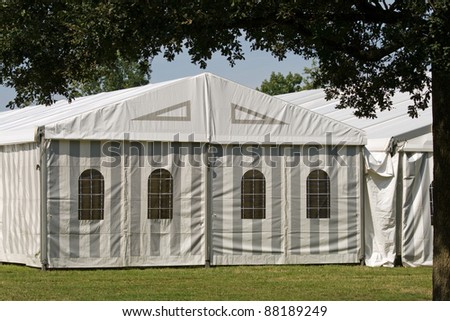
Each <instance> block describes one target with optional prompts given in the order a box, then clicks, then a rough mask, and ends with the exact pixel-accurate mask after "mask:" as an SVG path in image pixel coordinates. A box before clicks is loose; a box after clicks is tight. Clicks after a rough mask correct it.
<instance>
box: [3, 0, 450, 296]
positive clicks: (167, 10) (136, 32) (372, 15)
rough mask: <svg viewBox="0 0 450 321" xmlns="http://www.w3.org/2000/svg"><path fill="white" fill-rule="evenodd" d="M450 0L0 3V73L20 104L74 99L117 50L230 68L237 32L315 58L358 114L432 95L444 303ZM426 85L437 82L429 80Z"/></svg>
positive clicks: (436, 273) (448, 289)
mask: <svg viewBox="0 0 450 321" xmlns="http://www.w3.org/2000/svg"><path fill="white" fill-rule="evenodd" d="M449 16H450V4H449V1H448V0H416V1H415V0H409V1H405V0H391V1H383V0H376V1H368V0H352V1H351V0H335V1H329V2H325V1H312V0H297V1H292V0H290V1H282V0H280V1H244V0H242V1H240V0H228V1H225V0H216V1H189V2H183V3H180V2H179V1H176V0H166V1H156V0H148V1H140V2H137V1H136V2H132V1H106V0H103V1H102V0H99V1H82V2H80V3H77V2H74V3H72V2H69V1H54V2H48V1H43V2H36V1H24V0H16V1H10V2H5V1H3V2H2V5H1V12H0V21H1V25H0V32H1V34H2V36H3V37H2V38H1V40H0V59H1V60H0V73H1V81H2V83H4V84H6V85H9V86H13V87H15V89H16V91H17V93H18V96H17V99H16V100H15V102H16V104H20V103H21V102H23V100H24V99H26V98H27V97H33V98H35V99H37V100H39V101H40V102H43V103H51V102H52V98H51V97H52V94H54V93H60V94H63V95H65V96H67V97H69V98H70V97H73V94H74V92H75V90H74V88H73V87H71V83H72V82H73V81H82V80H84V79H89V78H90V71H91V70H92V69H93V68H96V67H97V66H105V65H106V66H107V65H108V64H110V63H112V62H113V61H115V59H116V54H117V53H119V54H120V56H121V57H123V58H124V59H126V60H128V61H139V60H140V61H146V60H147V59H148V58H150V57H153V56H155V55H156V54H160V53H161V54H163V55H164V56H165V57H166V58H167V59H168V60H172V59H174V58H175V55H176V54H177V53H179V52H181V51H182V50H187V52H188V53H189V54H190V55H191V57H192V62H194V63H198V64H200V66H202V67H204V66H205V65H206V61H207V60H208V59H210V58H211V56H212V53H213V52H220V53H222V54H223V55H224V56H225V57H226V58H227V59H228V61H229V62H230V64H231V65H234V64H235V62H236V60H239V59H243V52H242V46H241V43H240V39H241V38H240V37H241V36H243V35H245V39H246V40H248V41H249V42H251V44H252V48H253V49H255V50H256V49H258V50H267V51H269V52H271V53H272V54H273V55H274V56H275V57H278V58H279V59H283V58H284V57H285V54H286V53H287V52H289V51H291V52H293V53H295V54H299V55H303V56H304V57H305V58H317V59H318V61H319V69H320V82H321V83H322V84H324V86H325V91H326V93H327V97H328V98H335V97H339V98H340V108H354V112H355V114H356V115H357V116H363V117H376V114H377V112H379V111H380V110H386V109H387V110H388V109H390V108H391V106H392V103H391V97H392V95H393V94H394V92H395V90H399V91H402V92H408V93H410V94H411V97H412V99H413V104H412V105H411V106H410V107H409V114H410V115H411V116H412V117H417V116H418V112H419V111H420V110H421V109H425V108H427V107H428V105H429V103H430V97H431V90H433V97H432V105H433V122H434V123H433V136H434V160H435V165H434V166H435V167H434V191H435V195H434V197H435V203H436V208H435V211H436V213H435V216H436V217H435V224H434V235H435V241H434V267H433V298H434V299H436V300H449V299H450V215H449V214H448V213H447V209H448V208H450V197H448V195H450V190H449V189H450V185H449V184H447V182H446V180H447V177H450V166H448V164H450V113H449V112H448V111H447V109H446V107H447V106H446V101H450V19H449ZM431 80H433V82H431Z"/></svg>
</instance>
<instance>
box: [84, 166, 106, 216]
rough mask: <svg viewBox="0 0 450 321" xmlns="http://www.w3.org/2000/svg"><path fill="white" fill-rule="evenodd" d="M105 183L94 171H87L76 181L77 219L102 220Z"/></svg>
mask: <svg viewBox="0 0 450 321" xmlns="http://www.w3.org/2000/svg"><path fill="white" fill-rule="evenodd" d="M104 199H105V182H104V180H103V175H102V173H100V172H99V171H98V170H96V169H88V170H85V171H84V172H83V173H81V175H80V177H79V179H78V219H79V220H103V212H104V207H105V203H104Z"/></svg>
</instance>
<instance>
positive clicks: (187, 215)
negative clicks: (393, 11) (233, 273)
mask: <svg viewBox="0 0 450 321" xmlns="http://www.w3.org/2000/svg"><path fill="white" fill-rule="evenodd" d="M214 150H215V152H214V157H213V158H212V159H210V160H211V161H213V166H212V171H211V180H210V184H212V186H211V189H212V205H211V208H212V213H211V214H210V216H209V217H208V218H209V220H210V226H211V238H210V239H211V245H210V246H211V257H210V259H211V263H212V264H213V265H223V264H227V265H228V264H297V263H304V264H309V263H357V262H359V259H360V257H361V239H360V231H361V227H360V225H361V221H360V219H361V199H360V192H361V185H360V179H361V177H360V173H361V163H360V160H361V155H360V153H359V150H360V148H359V147H356V146H353V147H352V146H349V147H342V146H341V147H339V150H335V154H339V155H340V157H339V158H337V157H336V158H333V157H327V155H328V153H329V152H330V148H326V147H320V148H316V147H314V148H311V149H309V148H306V147H300V146H281V147H280V146H278V147H275V146H267V148H265V147H261V146H259V147H257V148H256V149H255V150H253V151H252V152H250V153H248V154H245V153H246V151H248V150H247V149H246V147H244V155H243V154H242V153H243V152H242V150H241V149H240V147H239V145H228V146H222V145H215V146H214ZM309 150H310V151H311V152H305V151H309ZM48 152H49V155H51V156H49V163H48V173H49V180H48V185H49V191H48V218H49V224H48V226H49V230H48V233H49V265H50V267H55V268H58V267H122V266H173V265H203V264H205V260H206V258H207V255H206V238H207V235H208V233H207V231H206V224H207V218H206V215H207V202H206V197H207V191H206V188H207V175H208V174H207V173H208V172H207V168H206V166H205V164H206V163H205V160H206V157H205V156H206V154H205V153H206V148H205V146H204V145H201V144H199V143H177V142H175V143H130V142H127V141H125V142H114V143H110V142H103V141H88V142H78V141H52V142H51V144H50V147H49V150H48ZM89 168H94V169H98V170H99V171H101V173H102V174H103V175H104V180H105V217H104V220H101V221H80V220H78V212H77V206H78V204H77V202H78V191H77V188H78V185H77V181H78V177H79V175H80V174H81V173H82V171H83V170H85V169H89ZM156 168H164V169H167V170H169V171H170V172H171V173H172V175H173V179H174V185H173V186H174V195H173V200H174V204H173V218H172V219H171V220H151V219H148V218H147V198H148V194H147V193H148V185H147V184H148V182H147V180H148V177H149V175H150V173H151V172H152V171H153V170H154V169H156ZM253 168H256V169H260V170H261V171H262V172H263V174H264V176H265V179H266V218H265V219H262V220H261V219H254V220H249V219H241V194H240V193H241V178H242V175H243V173H244V172H245V171H246V170H248V169H253ZM316 168H320V169H323V170H325V171H326V172H327V173H328V174H329V176H330V185H331V208H332V210H331V218H330V219H307V218H306V177H307V175H308V174H309V172H310V171H311V170H313V169H316Z"/></svg>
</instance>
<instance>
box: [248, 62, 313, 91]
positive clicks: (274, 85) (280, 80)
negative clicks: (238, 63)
mask: <svg viewBox="0 0 450 321" xmlns="http://www.w3.org/2000/svg"><path fill="white" fill-rule="evenodd" d="M303 72H304V74H305V75H306V77H302V76H301V75H300V74H298V73H295V74H293V73H292V72H289V73H288V74H287V75H286V77H285V76H283V74H282V73H280V72H279V73H275V72H272V73H271V75H270V78H269V80H267V79H264V80H263V82H262V83H261V88H258V87H257V88H256V90H259V91H262V92H263V93H266V94H269V95H281V94H287V93H293V92H296V91H301V90H306V89H316V88H319V87H320V84H319V81H318V79H319V69H318V67H317V64H316V62H315V61H313V62H312V66H311V67H309V68H308V67H305V68H304V69H303ZM302 83H303V85H302Z"/></svg>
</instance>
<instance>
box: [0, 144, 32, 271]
mask: <svg viewBox="0 0 450 321" xmlns="http://www.w3.org/2000/svg"><path fill="white" fill-rule="evenodd" d="M38 164H39V147H38V146H37V145H36V144H21V145H10V146H0V262H1V261H3V262H13V263H22V264H27V265H30V266H40V214H39V212H40V207H39V206H40V202H39V197H40V194H39V193H40V188H39V170H38V169H37V165H38Z"/></svg>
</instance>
